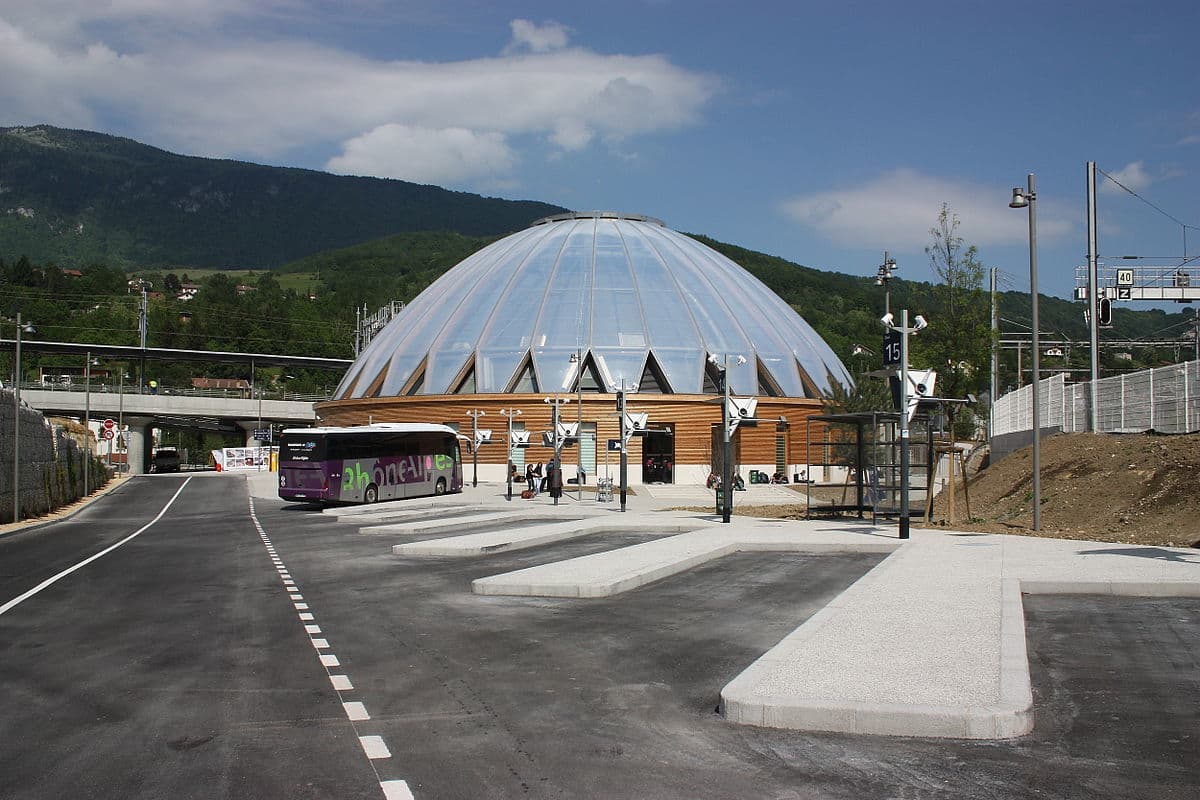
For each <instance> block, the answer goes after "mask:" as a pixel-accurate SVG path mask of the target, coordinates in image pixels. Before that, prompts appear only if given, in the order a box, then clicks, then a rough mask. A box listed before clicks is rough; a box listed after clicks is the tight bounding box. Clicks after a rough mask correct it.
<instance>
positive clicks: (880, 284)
mask: <svg viewBox="0 0 1200 800" xmlns="http://www.w3.org/2000/svg"><path fill="white" fill-rule="evenodd" d="M875 285H876V286H883V276H882V275H880V276H879V277H878V278H876V279H875Z"/></svg>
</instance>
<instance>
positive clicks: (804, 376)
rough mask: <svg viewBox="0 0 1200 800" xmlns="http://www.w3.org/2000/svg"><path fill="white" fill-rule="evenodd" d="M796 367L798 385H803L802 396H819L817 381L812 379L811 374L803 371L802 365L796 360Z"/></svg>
mask: <svg viewBox="0 0 1200 800" xmlns="http://www.w3.org/2000/svg"><path fill="white" fill-rule="evenodd" d="M796 369H798V370H800V385H801V386H803V387H804V396H805V397H820V396H821V390H820V389H818V388H817V382H816V381H814V380H813V379H812V376H811V375H809V374H808V372H806V371H805V369H804V365H803V364H801V363H800V362H799V361H797V362H796Z"/></svg>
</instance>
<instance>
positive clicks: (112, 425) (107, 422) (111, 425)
mask: <svg viewBox="0 0 1200 800" xmlns="http://www.w3.org/2000/svg"><path fill="white" fill-rule="evenodd" d="M116 426H117V423H115V422H113V421H112V420H111V419H106V420H104V430H106V431H111V430H112V429H113V428H115V427H116ZM106 438H112V437H106Z"/></svg>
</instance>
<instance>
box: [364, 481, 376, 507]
mask: <svg viewBox="0 0 1200 800" xmlns="http://www.w3.org/2000/svg"><path fill="white" fill-rule="evenodd" d="M377 500H379V487H378V486H376V485H375V484H373V483H372V484H371V485H370V486H368V487H367V490H366V491H365V492H363V502H364V503H367V504H368V505H370V504H371V503H374V502H376V501H377Z"/></svg>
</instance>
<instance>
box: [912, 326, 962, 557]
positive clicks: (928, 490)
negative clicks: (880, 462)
mask: <svg viewBox="0 0 1200 800" xmlns="http://www.w3.org/2000/svg"><path fill="white" fill-rule="evenodd" d="M908 333H909V330H908V309H907V308H906V309H902V310H901V311H900V538H901V539H907V538H908V522H909V520H908V468H909V463H908V458H909V454H908ZM950 488H951V490H952V491H953V489H954V487H953V486H952V487H950ZM926 491H929V490H928V489H926Z"/></svg>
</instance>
